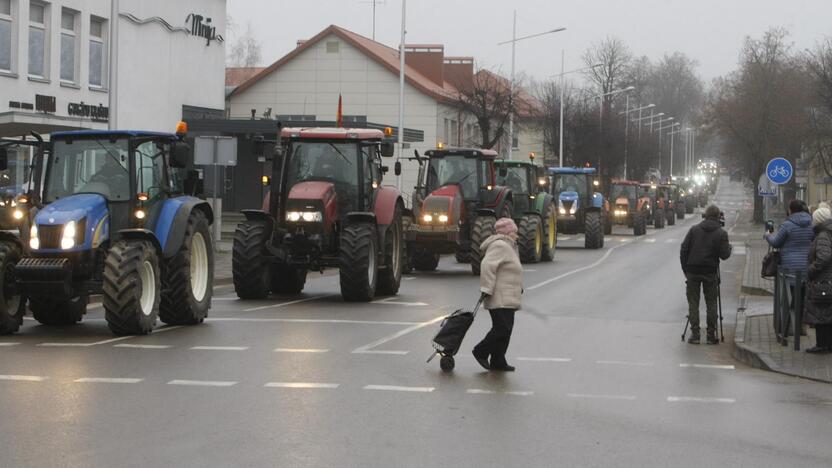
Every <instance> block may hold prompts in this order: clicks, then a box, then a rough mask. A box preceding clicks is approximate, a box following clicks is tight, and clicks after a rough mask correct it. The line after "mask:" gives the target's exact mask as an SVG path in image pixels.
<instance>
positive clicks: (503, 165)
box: [496, 159, 546, 215]
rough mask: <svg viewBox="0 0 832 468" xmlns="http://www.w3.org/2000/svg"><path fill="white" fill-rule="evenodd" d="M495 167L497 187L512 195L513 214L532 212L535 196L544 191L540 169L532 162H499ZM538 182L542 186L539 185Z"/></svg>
mask: <svg viewBox="0 0 832 468" xmlns="http://www.w3.org/2000/svg"><path fill="white" fill-rule="evenodd" d="M496 167H497V185H502V186H505V187H508V188H509V189H511V193H512V194H513V195H514V213H515V214H516V215H519V214H522V213H527V212H529V211H532V210H533V207H534V201H535V199H536V196H537V195H538V194H539V193H540V192H541V191H542V190H545V185H546V184H545V179H541V177H540V167H539V166H536V165H535V164H534V163H533V162H526V161H508V160H504V159H503V160H499V161H497V162H496ZM540 180H543V181H544V184H543V185H541V184H540Z"/></svg>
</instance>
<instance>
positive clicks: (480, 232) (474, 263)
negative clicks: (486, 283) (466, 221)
mask: <svg viewBox="0 0 832 468" xmlns="http://www.w3.org/2000/svg"><path fill="white" fill-rule="evenodd" d="M496 223H497V218H495V217H493V216H477V218H476V219H475V220H474V225H473V226H471V250H470V252H471V273H473V274H474V275H476V276H479V275H480V263H481V262H482V257H483V252H482V248H481V247H482V243H483V242H485V240H486V239H488V237H489V236H491V235H492V234H494V232H495V230H494V225H495V224H496Z"/></svg>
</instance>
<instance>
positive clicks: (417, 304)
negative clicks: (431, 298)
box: [370, 296, 429, 307]
mask: <svg viewBox="0 0 832 468" xmlns="http://www.w3.org/2000/svg"><path fill="white" fill-rule="evenodd" d="M398 297H399V296H391V297H388V298H387V299H380V300H378V301H372V302H370V304H390V305H400V306H405V307H420V306H426V305H429V304H428V303H426V302H400V301H395V300H394V299H396V298H398Z"/></svg>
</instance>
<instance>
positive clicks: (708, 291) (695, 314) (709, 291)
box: [687, 273, 719, 335]
mask: <svg viewBox="0 0 832 468" xmlns="http://www.w3.org/2000/svg"><path fill="white" fill-rule="evenodd" d="M718 281H719V280H718V279H717V276H716V273H707V274H700V273H688V274H687V296H688V317H689V318H690V329H691V331H692V332H693V333H694V334H695V335H698V334H699V298H700V296H699V291H700V289H701V290H702V292H703V293H704V296H705V309H706V310H707V315H706V317H707V319H706V323H707V327H708V334H709V335H712V334H714V333H716V325H717V323H716V322H717V306H718V300H719V289H718V287H719V283H718Z"/></svg>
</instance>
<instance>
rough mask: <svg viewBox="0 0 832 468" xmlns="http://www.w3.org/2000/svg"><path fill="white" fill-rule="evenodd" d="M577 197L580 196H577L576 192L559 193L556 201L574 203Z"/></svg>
mask: <svg viewBox="0 0 832 468" xmlns="http://www.w3.org/2000/svg"><path fill="white" fill-rule="evenodd" d="M579 197H580V196H579V195H578V192H573V191H569V190H567V191H565V192H561V193H560V195H558V199H559V200H560V201H562V202H565V201H568V202H573V201H576V200H577V199H578V198H579Z"/></svg>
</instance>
